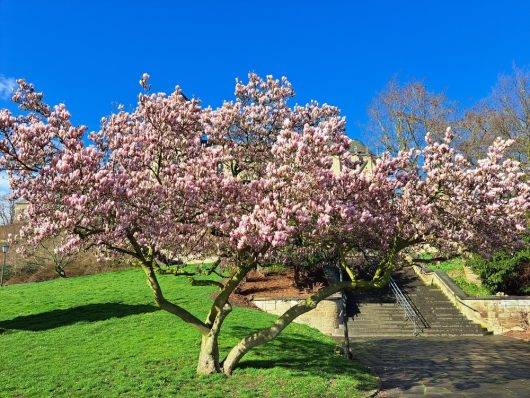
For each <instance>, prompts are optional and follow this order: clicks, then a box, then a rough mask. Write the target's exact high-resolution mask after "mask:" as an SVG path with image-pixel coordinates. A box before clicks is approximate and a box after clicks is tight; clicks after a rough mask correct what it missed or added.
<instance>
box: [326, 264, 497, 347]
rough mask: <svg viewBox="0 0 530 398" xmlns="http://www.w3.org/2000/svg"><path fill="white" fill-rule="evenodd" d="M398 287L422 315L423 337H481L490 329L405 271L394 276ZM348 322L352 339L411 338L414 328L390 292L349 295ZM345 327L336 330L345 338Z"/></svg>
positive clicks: (374, 291) (433, 288)
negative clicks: (365, 337) (466, 315)
mask: <svg viewBox="0 0 530 398" xmlns="http://www.w3.org/2000/svg"><path fill="white" fill-rule="evenodd" d="M394 279H395V280H396V283H397V284H398V286H400V288H401V289H402V291H403V292H404V294H405V296H406V297H407V298H408V299H409V301H410V302H411V305H412V307H413V308H414V309H415V310H416V311H417V312H418V313H419V317H420V319H419V321H418V322H419V324H418V326H419V328H421V327H423V334H426V335H443V336H479V335H484V334H487V333H488V332H487V331H486V329H484V328H482V327H481V326H480V325H478V324H475V323H473V322H471V321H470V320H468V319H467V318H466V317H465V316H464V315H463V314H462V313H460V312H459V311H458V310H457V309H456V307H455V306H454V305H453V303H452V302H451V301H450V300H449V299H447V297H446V296H445V295H444V294H443V293H442V292H441V291H440V290H439V289H438V288H437V287H435V286H428V285H425V284H424V283H423V282H422V281H421V280H420V279H419V278H417V277H416V275H415V274H414V272H413V271H411V270H408V269H403V270H400V271H399V272H397V273H396V274H395V275H394ZM348 314H349V319H348V322H347V325H348V329H349V333H350V335H351V336H352V337H362V336H379V337H382V336H410V335H411V334H412V332H413V325H412V324H411V323H410V322H409V321H407V320H406V319H404V317H405V314H404V310H403V309H402V308H401V307H400V306H399V305H397V304H396V303H395V300H394V298H393V296H392V295H391V294H389V291H388V290H384V291H378V290H373V291H369V292H363V293H356V294H349V296H348ZM343 328H344V326H343V325H340V327H339V328H338V329H337V330H336V332H337V333H338V334H339V335H340V334H343V333H344V331H343Z"/></svg>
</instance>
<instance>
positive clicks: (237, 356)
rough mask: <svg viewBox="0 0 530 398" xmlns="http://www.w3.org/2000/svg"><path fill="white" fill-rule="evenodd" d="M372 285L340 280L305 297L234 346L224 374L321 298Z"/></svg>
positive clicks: (224, 367)
mask: <svg viewBox="0 0 530 398" xmlns="http://www.w3.org/2000/svg"><path fill="white" fill-rule="evenodd" d="M370 286H372V282H365V281H354V282H351V281H347V282H339V283H336V284H334V285H331V286H327V287H325V288H323V289H321V290H319V291H318V292H317V293H315V294H314V295H312V296H311V297H309V298H308V299H305V300H303V301H301V302H300V303H298V304H297V305H295V306H294V307H291V308H289V309H288V310H287V311H285V313H284V314H283V315H282V316H280V317H279V318H278V319H277V320H276V321H275V322H274V324H272V326H270V327H268V328H265V329H262V330H260V331H258V332H256V333H254V334H252V335H250V336H248V337H245V338H244V339H242V340H241V341H240V342H239V343H238V344H237V345H236V346H235V347H234V348H232V350H230V352H229V353H228V355H227V357H226V358H225V360H224V361H223V372H224V374H226V375H231V374H232V372H233V371H234V369H235V368H236V366H237V365H238V364H239V361H240V360H241V358H243V356H244V355H245V354H246V353H247V352H249V351H250V350H251V349H252V348H254V347H256V346H259V345H261V344H264V343H266V342H268V341H270V340H272V339H274V338H275V337H276V336H278V335H279V334H280V333H281V332H282V330H283V329H285V328H286V327H287V326H289V324H290V323H291V322H292V321H293V320H295V319H296V318H297V317H298V316H300V315H302V314H304V313H306V312H308V311H311V310H312V309H314V308H315V307H316V306H317V304H318V303H319V302H320V301H321V300H323V299H325V298H326V297H329V296H330V295H332V294H333V293H336V292H338V291H340V290H342V289H355V288H367V287H370Z"/></svg>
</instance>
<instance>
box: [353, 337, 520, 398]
mask: <svg viewBox="0 0 530 398" xmlns="http://www.w3.org/2000/svg"><path fill="white" fill-rule="evenodd" d="M352 350H353V352H354V355H355V357H356V358H358V359H359V360H360V361H361V362H363V363H365V364H366V365H367V366H368V367H370V368H372V369H373V370H374V372H375V373H377V374H378V375H379V376H380V377H381V381H382V388H383V390H382V392H381V394H380V395H379V396H380V397H381V398H383V397H419V396H425V397H468V398H472V397H480V398H490V397H491V398H504V397H509V398H514V397H520V398H529V397H530V344H528V343H527V342H523V341H519V340H514V339H509V338H506V337H501V336H482V337H429V338H424V337H423V338H393V339H388V338H385V339H363V340H354V341H353V342H352Z"/></svg>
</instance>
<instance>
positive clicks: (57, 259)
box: [28, 238, 77, 278]
mask: <svg viewBox="0 0 530 398" xmlns="http://www.w3.org/2000/svg"><path fill="white" fill-rule="evenodd" d="M60 244H61V240H60V238H53V239H50V240H49V241H46V242H44V243H40V244H39V246H38V247H36V248H35V250H34V252H33V253H32V255H31V257H30V260H29V261H28V264H30V265H33V266H35V267H37V268H42V267H44V268H46V267H49V266H53V269H54V271H55V272H56V273H57V275H59V276H60V277H61V278H66V277H67V274H66V267H67V266H68V265H70V264H71V263H72V262H73V261H74V260H76V257H77V253H57V252H56V251H55V249H56V248H57V247H58V246H59V245H60Z"/></svg>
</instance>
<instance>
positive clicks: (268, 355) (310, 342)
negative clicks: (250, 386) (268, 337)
mask: <svg viewBox="0 0 530 398" xmlns="http://www.w3.org/2000/svg"><path fill="white" fill-rule="evenodd" d="M231 330H232V331H233V333H234V334H236V335H238V336H245V335H246V336H248V335H250V334H251V333H252V332H255V331H256V330H255V329H252V328H246V327H237V326H236V327H232V328H231ZM275 367H281V368H284V369H288V370H290V371H291V372H292V373H294V374H295V373H309V374H313V375H318V376H322V377H324V378H326V377H327V378H330V379H331V378H334V377H336V376H340V375H347V376H349V377H352V378H354V379H356V380H357V382H358V383H359V385H358V388H359V389H361V390H370V389H373V388H374V387H375V386H374V384H373V377H372V376H370V375H369V374H368V372H367V371H366V368H365V367H364V366H363V365H361V364H359V362H355V361H353V362H352V361H348V360H346V359H344V358H343V357H342V356H341V355H339V354H338V353H337V352H336V345H335V344H334V343H332V342H331V343H326V342H323V341H318V340H314V339H311V338H310V337H309V336H305V335H302V334H299V333H292V332H291V333H286V334H280V335H279V336H278V337H277V338H276V339H274V340H273V341H272V342H269V343H267V344H265V345H263V346H261V347H259V348H256V349H254V350H251V351H250V352H249V354H247V356H245V357H243V359H242V360H241V363H240V364H239V366H238V369H270V368H275Z"/></svg>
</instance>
